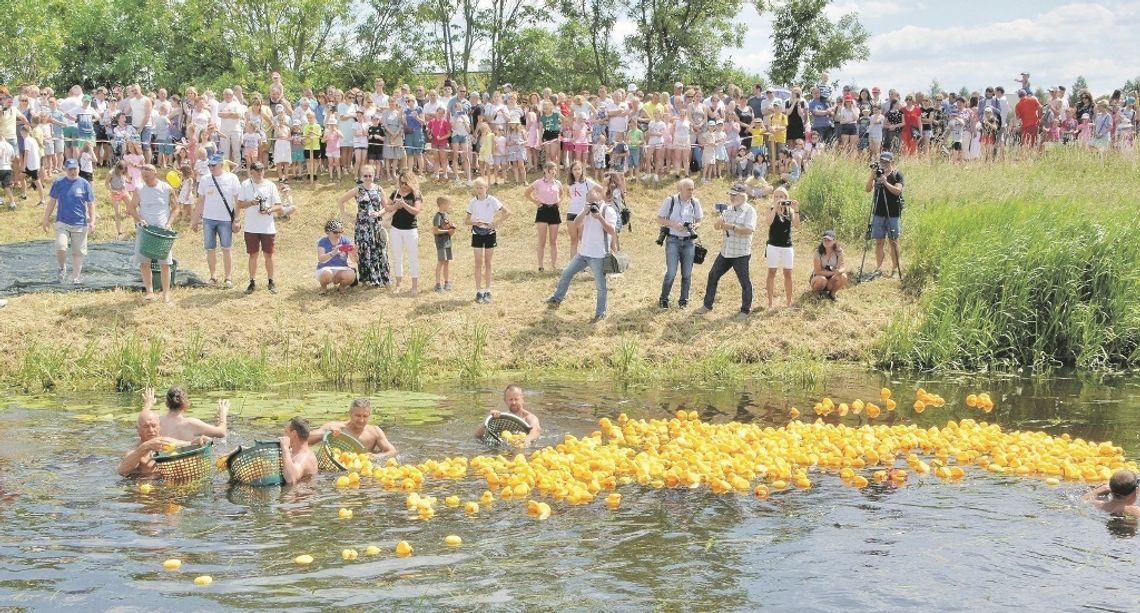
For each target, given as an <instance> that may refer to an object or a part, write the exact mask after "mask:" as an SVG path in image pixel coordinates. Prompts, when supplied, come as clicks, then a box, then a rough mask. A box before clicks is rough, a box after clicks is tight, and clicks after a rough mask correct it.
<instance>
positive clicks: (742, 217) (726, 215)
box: [697, 183, 756, 321]
mask: <svg viewBox="0 0 1140 613" xmlns="http://www.w3.org/2000/svg"><path fill="white" fill-rule="evenodd" d="M728 194H729V198H731V200H732V202H731V204H729V205H728V206H725V205H724V204H718V205H716V206H717V212H718V213H720V217H719V218H718V219H717V220H716V224H715V225H714V226H713V227H714V228H716V229H717V230H720V231H721V232H724V246H723V247H721V250H720V253H719V254H718V255H717V256H716V261H714V262H713V265H712V268H710V269H709V281H708V285H707V287H705V301H704V304H703V305H701V308H699V309H697V314H698V315H700V314H704V313H708V312H709V311H711V310H712V308H713V303H714V302H715V301H716V286H717V284H718V283H720V278H721V277H723V276H724V274H725V273H727V272H728V271H729V270H733V271H735V272H736V279H737V280H738V281H740V312H739V313H737V314H736V320H737V321H744V320H745V319H747V318H748V313H749V312H750V311H751V310H752V280H751V279H750V278H749V274H748V263H749V261H750V260H751V259H752V235H753V234H754V233H755V232H756V209H754V208H752V205H750V204H748V189H747V188H746V187H745V185H744V184H743V183H737V184H736V185H733V186H732V188H731V189H729V190H728Z"/></svg>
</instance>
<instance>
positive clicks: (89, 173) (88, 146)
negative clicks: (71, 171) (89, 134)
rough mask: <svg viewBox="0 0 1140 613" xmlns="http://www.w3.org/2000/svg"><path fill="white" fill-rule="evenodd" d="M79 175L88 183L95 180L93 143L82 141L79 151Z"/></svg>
mask: <svg viewBox="0 0 1140 613" xmlns="http://www.w3.org/2000/svg"><path fill="white" fill-rule="evenodd" d="M79 176H81V177H83V178H84V179H87V182H88V183H94V181H95V143H94V142H92V141H84V143H83V149H81V150H80V151H79Z"/></svg>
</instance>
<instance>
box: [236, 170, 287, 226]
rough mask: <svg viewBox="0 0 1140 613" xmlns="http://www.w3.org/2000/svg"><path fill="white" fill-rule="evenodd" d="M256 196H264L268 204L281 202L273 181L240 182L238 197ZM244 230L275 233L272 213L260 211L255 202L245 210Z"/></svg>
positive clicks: (248, 198) (251, 197) (249, 198)
mask: <svg viewBox="0 0 1140 613" xmlns="http://www.w3.org/2000/svg"><path fill="white" fill-rule="evenodd" d="M258 196H261V197H262V198H265V202H266V204H267V205H268V206H274V205H277V204H281V193H280V192H278V191H277V185H276V184H275V183H273V181H270V180H269V179H262V181H261V183H254V182H253V181H252V180H248V181H245V182H244V183H242V184H241V195H240V196H238V199H240V200H253V199H254V198H256V197H258ZM245 231H246V232H251V233H254V234H277V225H276V224H275V223H274V222H273V215H271V214H266V213H262V212H261V210H260V208H259V207H258V205H256V204H255V205H253V206H251V207H249V208H247V209H246V210H245Z"/></svg>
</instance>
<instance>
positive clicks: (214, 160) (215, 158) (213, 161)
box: [206, 153, 223, 166]
mask: <svg viewBox="0 0 1140 613" xmlns="http://www.w3.org/2000/svg"><path fill="white" fill-rule="evenodd" d="M222 159H223V158H222V155H221V154H220V153H215V154H214V155H211V156H210V159H209V160H207V161H206V164H208V165H210V166H217V165H218V164H221V163H222Z"/></svg>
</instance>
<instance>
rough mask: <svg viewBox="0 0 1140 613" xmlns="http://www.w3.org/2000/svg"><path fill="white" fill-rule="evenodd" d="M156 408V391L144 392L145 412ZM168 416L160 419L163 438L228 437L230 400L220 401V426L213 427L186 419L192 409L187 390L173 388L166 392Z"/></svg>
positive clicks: (147, 390) (196, 420)
mask: <svg viewBox="0 0 1140 613" xmlns="http://www.w3.org/2000/svg"><path fill="white" fill-rule="evenodd" d="M152 408H154V390H153V389H152V388H147V389H146V390H145V391H144V392H143V411H144V412H145V411H149V410H150V409H152ZM166 408H167V409H169V411H167V413H166V415H163V416H162V417H161V418H159V429H160V431H161V432H162V434H163V436H169V437H172V438H176V439H181V440H186V441H189V440H193V439H194V438H195V437H198V436H208V437H210V438H225V437H226V414H227V413H228V412H229V410H230V401H229V400H219V401H218V425H216V426H211V425H210V424H207V423H206V422H204V421H202V420H200V419H197V418H195V417H186V415H185V414H186V410H187V409H189V408H190V399H189V398H188V397H187V396H186V390H183V389H182V388H180V387H172V388H170V389H168V390H166Z"/></svg>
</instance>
